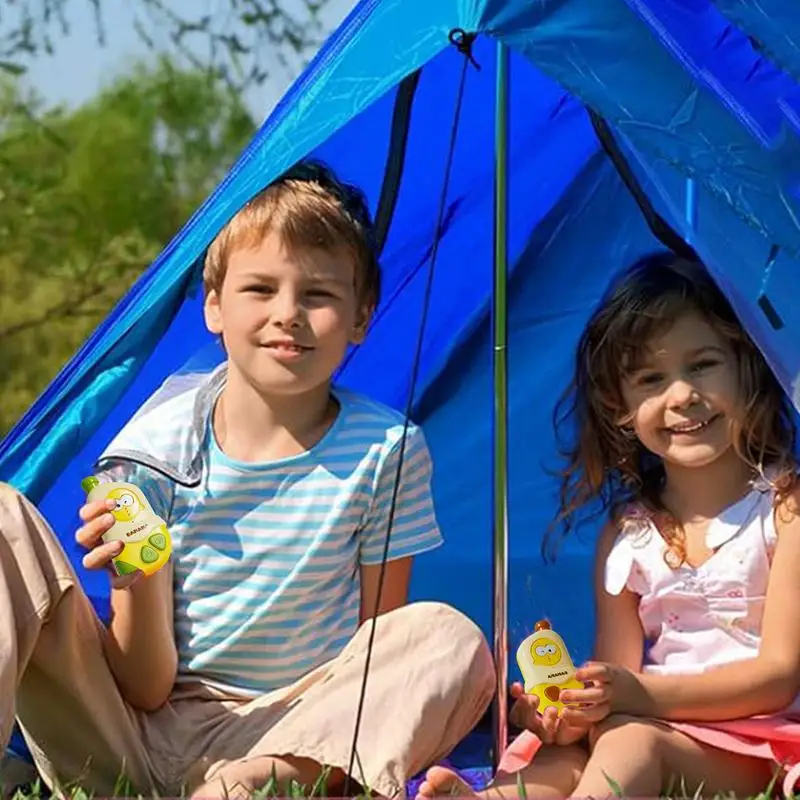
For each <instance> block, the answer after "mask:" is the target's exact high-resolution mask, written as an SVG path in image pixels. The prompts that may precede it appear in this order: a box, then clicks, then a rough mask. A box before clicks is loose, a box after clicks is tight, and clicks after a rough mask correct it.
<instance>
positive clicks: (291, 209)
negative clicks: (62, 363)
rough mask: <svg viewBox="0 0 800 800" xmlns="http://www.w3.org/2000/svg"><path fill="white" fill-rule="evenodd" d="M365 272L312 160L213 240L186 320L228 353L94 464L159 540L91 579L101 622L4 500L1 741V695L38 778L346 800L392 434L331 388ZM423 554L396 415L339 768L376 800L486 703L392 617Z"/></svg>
mask: <svg viewBox="0 0 800 800" xmlns="http://www.w3.org/2000/svg"><path fill="white" fill-rule="evenodd" d="M378 276H379V273H378V266H377V263H376V261H375V257H374V255H373V250H372V247H371V244H370V220H369V216H368V213H367V211H366V206H365V203H364V201H363V198H362V197H361V196H360V195H359V194H358V193H357V192H356V191H355V190H353V189H352V188H350V187H346V186H342V185H341V184H339V183H338V182H337V181H336V179H335V178H334V177H333V175H332V174H331V173H330V172H328V171H327V170H325V169H323V168H321V167H316V166H313V165H312V166H306V167H303V168H300V169H298V170H295V171H294V173H292V174H289V175H287V176H284V177H283V178H282V179H281V180H279V181H276V182H275V183H274V184H272V185H271V186H270V187H268V188H267V189H266V190H264V191H263V192H261V193H260V194H259V195H258V196H257V197H256V198H254V199H253V200H252V201H251V202H250V203H248V204H247V205H246V206H245V208H243V209H242V210H241V211H240V212H239V213H238V214H236V215H235V216H234V218H233V219H232V220H231V221H230V222H229V223H228V225H227V226H226V227H225V228H224V229H223V230H222V231H221V233H220V234H219V236H218V237H217V238H216V240H215V241H214V242H213V243H212V245H211V247H210V248H209V251H208V254H207V258H206V264H205V271H204V284H205V305H204V313H205V320H206V324H207V326H208V328H209V329H210V330H211V331H212V332H213V333H215V334H218V335H219V336H220V338H221V342H222V345H223V347H224V349H225V352H226V356H227V358H226V361H225V363H224V364H223V366H222V367H221V368H218V369H217V370H215V371H214V372H213V373H212V374H211V376H210V377H208V376H205V377H204V376H199V377H198V376H194V377H193V378H188V379H187V378H186V376H182V377H177V376H176V377H174V378H173V379H171V380H169V381H167V382H166V383H165V384H164V386H163V387H162V389H161V390H160V391H159V392H157V393H156V395H155V396H154V397H153V398H151V399H150V401H148V403H147V404H145V406H144V408H143V409H142V410H141V411H140V412H139V413H138V414H137V416H136V417H135V418H134V419H133V420H131V421H130V422H129V424H128V425H127V426H126V427H125V428H124V429H123V430H122V431H121V432H120V434H119V435H118V437H117V438H116V440H115V441H114V442H112V443H111V445H110V446H109V448H108V449H107V451H106V452H105V453H104V454H103V457H102V458H101V459H100V462H99V464H98V472H99V473H100V474H99V477H100V478H101V480H109V479H112V480H125V481H130V482H133V483H136V484H137V485H139V486H140V487H141V488H142V489H143V491H144V492H145V494H146V496H147V497H148V499H149V500H150V502H151V505H152V506H153V509H154V511H155V512H156V513H157V514H159V515H160V516H161V517H163V518H164V519H165V520H166V521H167V525H168V527H169V529H170V533H171V535H172V537H173V547H174V550H173V553H174V557H173V559H172V560H171V562H170V563H169V564H168V565H167V566H166V567H164V568H163V569H162V570H160V571H159V572H157V573H156V574H155V575H153V576H151V577H149V578H143V577H142V576H141V573H133V574H129V575H125V576H124V577H116V576H115V577H113V578H112V592H111V594H112V597H111V607H112V618H111V621H110V623H109V626H108V628H107V629H105V628H103V626H102V625H101V624H100V623H99V622H98V621H97V619H96V618H95V616H94V614H93V613H92V610H91V607H90V605H89V602H88V600H87V599H86V597H85V595H84V594H83V592H82V591H81V589H80V587H79V586H78V585H77V582H76V579H75V576H74V574H73V572H72V570H71V569H70V567H69V565H68V563H67V561H66V558H65V557H64V554H63V552H62V551H61V548H60V547H59V546H58V544H57V542H56V539H55V537H54V536H53V535H52V533H51V532H50V531H49V529H48V528H47V526H46V524H45V523H44V521H43V520H42V519H41V518H40V517H39V516H38V515H37V514H36V512H35V510H34V509H32V508H31V507H30V506H29V505H28V504H27V503H26V501H25V500H24V499H23V498H21V497H19V496H18V495H16V494H15V493H13V492H12V491H11V490H10V489H6V490H5V491H4V492H2V493H0V530H2V533H3V537H2V538H0V545H4V547H2V552H0V602H1V603H4V607H9V608H11V610H12V613H11V615H10V617H4V618H3V626H2V628H0V676H1V677H2V680H1V681H0V712H2V716H0V743H5V742H6V741H7V740H8V735H9V733H10V727H11V726H10V722H9V720H10V719H11V716H12V715H13V710H14V708H13V700H12V698H13V697H14V694H15V690H16V694H17V703H16V712H17V714H18V716H19V719H20V723H21V726H22V728H23V730H24V731H25V733H26V735H27V736H26V738H28V740H29V743H30V744H31V750H32V752H33V755H34V758H35V760H36V763H37V766H38V767H39V769H40V771H41V772H42V773H43V775H44V777H45V780H46V781H47V782H48V784H50V785H52V784H53V782H54V781H56V780H59V779H60V780H71V779H79V780H83V781H84V785H85V786H87V787H88V788H90V789H92V790H94V791H95V792H96V793H98V794H100V795H103V794H110V793H113V791H114V788H115V787H114V782H115V780H116V779H117V778H118V776H119V774H120V772H122V771H124V772H125V773H126V775H127V776H128V778H129V779H130V780H131V782H132V783H133V786H134V788H135V789H136V790H137V791H139V792H142V793H144V792H148V791H151V790H155V791H156V792H159V793H161V794H162V795H163V794H177V793H178V792H180V791H182V790H186V791H188V792H190V793H193V794H194V796H196V797H221V796H223V795H224V794H227V795H229V796H230V795H236V794H237V793H243V794H248V793H249V792H251V791H252V790H254V789H258V788H260V787H263V786H264V785H265V784H266V783H267V782H268V781H269V780H270V777H271V776H272V775H273V774H274V775H276V776H277V778H278V779H279V781H280V783H281V786H282V787H283V786H285V785H286V782H287V781H288V780H290V779H295V780H297V781H299V782H300V783H303V784H307V785H311V784H313V783H314V782H315V780H316V779H317V778H318V777H319V776H320V774H321V772H322V770H323V769H329V770H330V774H329V775H328V776H327V777H328V791H329V793H330V792H333V793H335V792H336V791H337V789H338V790H341V789H342V788H343V785H344V781H345V770H347V768H348V766H349V763H350V749H351V745H352V737H353V731H354V725H355V718H356V711H357V707H358V700H359V694H360V690H361V681H362V676H363V670H364V663H365V655H366V648H367V642H368V639H369V633H370V625H371V623H370V624H367V625H364V624H363V623H364V622H365V621H367V620H368V619H369V618H370V617H372V616H373V614H374V613H375V610H376V604H377V600H378V580H379V574H380V562H381V557H382V554H383V546H384V537H385V536H386V535H387V531H388V529H389V516H390V508H391V506H392V501H393V489H394V484H395V481H396V480H397V477H398V475H397V468H398V459H399V449H400V444H401V438H402V432H403V422H404V421H403V419H402V418H401V417H400V416H399V415H397V414H396V413H395V412H393V411H391V410H389V409H387V408H384V407H383V406H381V405H378V404H376V403H374V402H372V401H370V400H368V399H366V398H363V397H360V396H358V395H356V394H354V393H351V392H347V391H343V390H341V389H336V388H334V387H332V386H331V376H332V375H333V373H334V371H335V370H336V368H337V367H338V365H339V364H340V362H341V360H342V358H343V357H344V354H345V352H346V349H347V347H348V346H350V345H352V344H355V345H357V344H358V343H359V342H361V341H362V340H363V338H364V336H365V333H366V328H367V324H368V322H369V319H370V314H371V313H372V310H373V308H374V307H375V304H376V303H377V298H378V290H379V286H378ZM108 510H109V508H108V507H105V506H103V505H102V504H101V503H90V504H87V505H85V506H84V507H83V508H82V509H81V512H80V516H81V519H82V520H83V522H84V524H83V526H82V527H81V528H80V529H79V530H78V532H77V534H76V536H77V539H78V541H79V542H80V543H81V544H82V545H84V546H85V547H86V548H87V549H88V552H87V554H86V556H85V559H84V564H85V566H86V567H87V568H89V569H109V565H110V562H111V559H112V558H114V557H115V556H117V555H118V554H119V552H120V550H121V549H122V545H121V544H120V543H118V542H115V543H110V544H104V543H103V542H102V539H101V537H102V535H103V533H104V532H105V531H106V530H108V528H109V526H110V523H111V517H110V515H109V514H108ZM440 541H441V536H440V534H439V531H438V528H437V525H436V521H435V517H434V512H433V507H432V502H431V495H430V463H429V457H428V452H427V448H426V445H425V442H424V438H423V436H422V433H421V431H420V430H419V429H418V428H416V427H415V426H413V425H412V426H410V427H409V429H408V436H407V441H406V446H405V453H404V457H403V470H402V475H401V476H400V484H399V490H398V492H397V496H396V499H395V510H394V518H393V522H392V525H391V538H390V547H389V556H388V558H389V561H388V563H387V565H386V573H385V579H384V586H383V591H382V592H381V602H380V606H379V607H378V608H377V611H378V613H379V619H378V623H377V633H376V636H375V641H374V646H373V652H372V657H371V663H370V673H369V681H368V684H367V693H366V699H365V704H364V709H363V714H362V721H361V729H360V734H359V746H358V757H359V758H358V760H357V761H356V768H355V774H353V775H352V778H353V779H354V780H355V781H358V782H359V783H363V784H364V785H365V786H366V787H368V788H369V789H371V790H373V791H375V792H377V793H378V794H379V795H382V796H392V795H396V794H398V793H400V792H402V791H403V788H404V782H405V781H406V780H407V779H408V778H409V777H411V775H413V774H414V773H416V772H418V771H419V770H421V769H423V768H424V767H425V766H427V765H429V764H431V763H433V762H434V761H436V760H438V759H440V758H442V757H444V756H445V755H446V754H447V753H448V752H449V751H450V750H451V749H452V748H453V747H454V746H455V745H456V744H457V742H458V741H459V740H460V739H461V738H463V737H464V736H465V735H466V734H467V733H468V732H469V731H470V730H471V728H472V727H473V726H474V725H475V724H476V723H477V722H478V720H479V719H480V717H481V716H482V714H483V713H484V712H485V710H486V708H487V707H488V704H489V702H490V700H491V697H492V695H493V691H494V674H493V664H492V659H491V654H490V653H489V649H488V646H487V644H486V642H485V641H484V639H483V637H482V636H481V634H480V632H479V630H478V629H477V627H476V626H475V625H473V624H472V622H470V621H469V620H467V619H466V618H464V617H463V616H462V615H461V614H459V613H457V612H456V611H455V610H453V609H450V608H447V607H445V606H443V605H440V604H434V603H420V604H411V605H406V599H407V589H408V581H409V576H410V571H411V562H412V558H413V557H414V556H415V555H417V554H418V553H421V552H423V551H425V550H428V549H430V548H432V547H435V546H437V545H439V543H440ZM9 545H10V548H9ZM9 550H10V552H9ZM351 785H352V784H351Z"/></svg>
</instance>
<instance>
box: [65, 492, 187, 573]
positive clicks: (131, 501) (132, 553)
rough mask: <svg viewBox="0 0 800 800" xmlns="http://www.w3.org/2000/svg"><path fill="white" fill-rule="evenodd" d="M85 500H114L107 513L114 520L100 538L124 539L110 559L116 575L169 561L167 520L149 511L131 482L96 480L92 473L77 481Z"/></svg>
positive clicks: (150, 569)
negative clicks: (84, 494)
mask: <svg viewBox="0 0 800 800" xmlns="http://www.w3.org/2000/svg"><path fill="white" fill-rule="evenodd" d="M81 486H82V487H83V490H84V491H85V492H86V493H87V500H88V501H89V502H90V503H92V502H94V501H96V500H107V499H108V500H114V501H115V505H114V508H112V509H111V515H112V516H113V517H114V520H115V521H114V524H113V525H112V526H111V528H110V529H109V530H108V531H107V532H106V533H104V534H103V541H104V542H115V541H121V542H124V543H125V547H124V548H123V549H122V552H121V553H120V554H119V555H118V556H117V557H116V558H115V559H113V562H112V563H113V564H114V569H115V570H116V571H117V574H118V575H130V574H131V573H132V572H136V570H137V569H139V570H141V571H142V572H143V573H144V574H145V575H152V574H153V573H154V572H157V571H158V570H160V569H161V567H163V566H164V564H166V563H167V561H169V557H170V555H171V553H172V541H171V540H170V535H169V531H168V530H167V524H166V523H165V522H164V520H163V519H161V517H159V516H158V515H157V514H155V513H154V512H153V509H152V507H151V506H150V503H149V502H148V500H147V498H146V497H145V496H144V493H143V492H142V490H141V489H139V487H138V486H134V485H133V484H132V483H121V482H118V483H100V481H98V480H97V478H95V477H90V478H84V479H83V480H82V481H81Z"/></svg>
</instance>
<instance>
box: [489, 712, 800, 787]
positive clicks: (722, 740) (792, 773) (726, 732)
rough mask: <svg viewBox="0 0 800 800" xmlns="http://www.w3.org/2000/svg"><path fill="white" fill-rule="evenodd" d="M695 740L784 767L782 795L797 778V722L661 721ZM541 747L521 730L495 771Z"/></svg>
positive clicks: (514, 767) (523, 761) (510, 769)
mask: <svg viewBox="0 0 800 800" xmlns="http://www.w3.org/2000/svg"><path fill="white" fill-rule="evenodd" d="M665 724H667V725H669V726H670V727H672V728H674V729H675V730H678V731H680V732H681V733H684V734H686V735H687V736H691V738H692V739H695V740H696V741H698V742H702V743H703V744H707V745H709V746H711V747H716V748H718V749H720V750H727V751H729V752H732V753H739V754H740V755H743V756H751V757H753V758H764V759H766V760H768V761H770V762H772V763H774V764H776V765H778V766H780V767H782V768H783V769H784V770H786V775H785V776H784V779H783V786H782V789H783V793H784V796H786V797H789V796H790V795H791V794H792V793H793V789H794V785H795V783H797V781H798V779H800V722H795V721H793V720H790V719H787V718H786V717H780V716H770V717H750V718H749V719H737V720H729V721H725V722H704V723H686V722H665ZM541 746H542V743H541V740H540V739H539V737H538V736H536V734H534V733H532V732H531V731H523V732H522V733H521V734H520V735H519V736H517V738H516V739H514V740H513V741H512V742H511V744H510V745H509V746H508V749H507V750H506V751H505V753H503V757H502V758H501V760H500V764H499V765H498V772H506V773H515V772H519V771H520V770H521V769H523V768H524V767H526V766H528V764H530V763H531V761H533V759H534V757H535V756H536V753H537V751H538V750H539V748H540V747H541Z"/></svg>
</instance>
